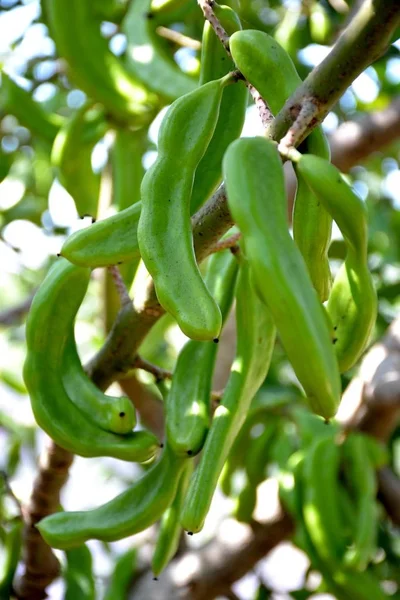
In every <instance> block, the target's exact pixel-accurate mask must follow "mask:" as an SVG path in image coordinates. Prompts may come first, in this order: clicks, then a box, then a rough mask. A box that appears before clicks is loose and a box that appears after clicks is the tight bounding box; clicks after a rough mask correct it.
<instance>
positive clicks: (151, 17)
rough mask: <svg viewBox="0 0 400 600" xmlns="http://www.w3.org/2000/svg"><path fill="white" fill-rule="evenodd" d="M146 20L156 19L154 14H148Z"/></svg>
mask: <svg viewBox="0 0 400 600" xmlns="http://www.w3.org/2000/svg"><path fill="white" fill-rule="evenodd" d="M146 19H154V15H153V13H152V12H148V13H146Z"/></svg>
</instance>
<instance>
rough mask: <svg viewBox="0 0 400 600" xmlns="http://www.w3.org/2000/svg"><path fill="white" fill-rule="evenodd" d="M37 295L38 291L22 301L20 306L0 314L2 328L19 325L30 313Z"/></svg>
mask: <svg viewBox="0 0 400 600" xmlns="http://www.w3.org/2000/svg"><path fill="white" fill-rule="evenodd" d="M35 293H36V290H35V291H34V292H33V293H32V294H30V295H29V296H28V297H27V298H25V300H22V302H21V303H20V304H17V305H16V306H12V307H11V308H7V309H6V310H3V311H2V312H1V313H0V326H3V327H11V326H12V325H16V324H17V323H19V322H20V321H21V319H22V318H23V317H24V316H25V315H26V313H27V312H28V311H29V309H30V307H31V304H32V300H33V297H34V295H35Z"/></svg>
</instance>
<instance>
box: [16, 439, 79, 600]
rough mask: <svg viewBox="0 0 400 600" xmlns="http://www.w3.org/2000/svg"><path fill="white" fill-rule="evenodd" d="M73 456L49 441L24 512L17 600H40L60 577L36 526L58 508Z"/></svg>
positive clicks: (53, 557)
mask: <svg viewBox="0 0 400 600" xmlns="http://www.w3.org/2000/svg"><path fill="white" fill-rule="evenodd" d="M72 461H73V454H71V453H70V452H67V451H66V450H63V449H62V448H60V447H59V446H57V445H56V444H55V443H54V442H53V441H49V443H48V446H47V448H46V450H45V452H44V454H43V457H42V459H41V461H40V465H39V473H38V475H37V477H36V480H35V482H34V484H33V491H32V495H31V498H30V500H29V502H28V505H27V506H26V507H24V508H23V513H24V522H25V529H24V544H23V562H24V570H23V572H22V573H21V574H20V576H19V577H17V579H16V580H15V582H14V589H15V593H16V597H17V598H18V599H19V600H24V599H26V600H28V599H29V600H42V598H46V597H47V594H46V592H45V590H46V587H47V586H48V585H49V584H50V583H51V582H52V581H54V579H55V578H56V577H58V575H59V574H60V565H59V562H58V560H57V558H56V557H55V555H54V554H53V551H52V550H51V548H50V547H49V546H48V545H47V544H46V543H45V542H44V541H43V539H42V537H41V535H40V533H39V531H38V530H37V529H36V528H35V524H36V523H37V522H38V521H40V520H41V519H43V518H44V517H46V516H47V515H50V514H52V513H54V512H56V511H57V510H58V509H59V505H60V490H61V488H62V487H63V485H64V483H65V482H66V480H67V478H68V470H69V467H70V466H71V464H72Z"/></svg>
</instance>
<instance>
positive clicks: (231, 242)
mask: <svg viewBox="0 0 400 600" xmlns="http://www.w3.org/2000/svg"><path fill="white" fill-rule="evenodd" d="M241 236H242V234H241V233H240V232H238V233H234V234H232V235H231V236H229V237H228V238H225V239H224V240H220V241H219V242H217V243H216V244H214V245H213V246H211V248H210V254H214V253H215V252H222V250H227V249H229V248H232V247H233V246H236V244H237V242H238V241H239V240H240V238H241Z"/></svg>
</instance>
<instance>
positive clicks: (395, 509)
mask: <svg viewBox="0 0 400 600" xmlns="http://www.w3.org/2000/svg"><path fill="white" fill-rule="evenodd" d="M378 485H379V491H378V499H379V500H380V501H381V502H382V504H383V506H384V507H385V510H386V512H387V514H388V515H389V516H390V518H391V520H392V522H393V523H395V525H397V526H400V479H399V478H398V477H397V476H396V475H395V474H394V473H393V471H392V470H391V469H389V467H383V468H382V469H379V471H378Z"/></svg>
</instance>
